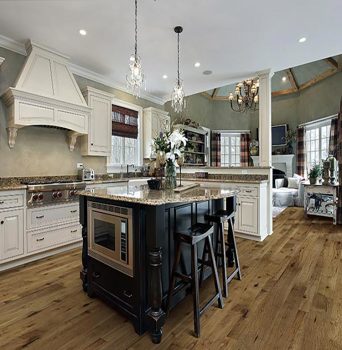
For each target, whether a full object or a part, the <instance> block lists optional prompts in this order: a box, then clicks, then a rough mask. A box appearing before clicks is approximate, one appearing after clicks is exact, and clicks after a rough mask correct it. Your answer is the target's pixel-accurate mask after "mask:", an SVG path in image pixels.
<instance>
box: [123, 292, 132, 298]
mask: <svg viewBox="0 0 342 350" xmlns="http://www.w3.org/2000/svg"><path fill="white" fill-rule="evenodd" d="M123 295H124V296H125V297H126V298H128V299H130V298H132V293H131V292H127V291H126V290H124V292H123Z"/></svg>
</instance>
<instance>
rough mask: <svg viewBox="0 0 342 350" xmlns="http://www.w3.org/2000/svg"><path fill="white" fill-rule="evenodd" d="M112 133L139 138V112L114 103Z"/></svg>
mask: <svg viewBox="0 0 342 350" xmlns="http://www.w3.org/2000/svg"><path fill="white" fill-rule="evenodd" d="M112 135H113V136H121V137H128V138H131V139H137V138H138V112H137V111H134V110H132V109H128V108H124V107H120V106H116V105H112Z"/></svg>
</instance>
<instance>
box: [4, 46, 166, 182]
mask: <svg viewBox="0 0 342 350" xmlns="http://www.w3.org/2000/svg"><path fill="white" fill-rule="evenodd" d="M0 57H4V58H5V59H6V60H5V62H4V63H3V65H2V66H1V67H0V94H2V93H3V92H4V91H5V90H6V89H7V88H8V87H10V86H14V83H15V79H16V77H17V76H18V74H19V72H20V70H21V68H22V66H23V63H24V61H25V57H24V56H22V55H19V54H17V53H14V52H12V51H9V50H6V49H3V48H1V47H0ZM75 78H76V81H77V83H78V84H79V86H80V87H81V89H82V88H83V87H85V86H87V85H89V86H92V87H94V88H97V89H100V90H104V91H107V92H110V93H112V94H114V95H115V97H116V98H118V99H122V100H124V101H126V102H131V103H134V104H137V105H140V106H142V107H151V106H152V107H156V108H162V109H163V107H162V106H160V105H157V104H154V103H153V102H150V101H147V100H144V99H136V98H135V97H134V96H132V95H130V94H127V93H125V92H123V91H120V90H116V89H113V88H110V87H108V86H104V85H102V84H99V83H96V82H94V81H91V80H88V79H85V78H82V77H79V76H75ZM106 161H107V160H106V158H105V157H82V156H81V153H80V145H79V140H78V141H77V143H76V146H75V150H74V151H73V152H70V151H69V148H68V144H67V141H66V131H64V130H57V129H53V128H41V127H26V128H22V129H20V130H19V131H18V136H17V141H16V144H15V147H14V148H13V149H9V147H8V143H7V132H6V110H5V106H4V104H3V102H2V101H0V177H11V176H36V175H37V176H38V175H40V176H44V175H46V176H48V175H51V176H53V175H74V174H76V173H77V171H76V163H77V162H82V163H84V164H85V165H87V166H89V167H92V168H94V169H95V171H96V172H97V173H98V174H103V173H105V172H106Z"/></svg>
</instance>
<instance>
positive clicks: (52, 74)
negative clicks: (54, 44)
mask: <svg viewBox="0 0 342 350" xmlns="http://www.w3.org/2000/svg"><path fill="white" fill-rule="evenodd" d="M27 52H28V53H29V56H28V57H27V59H26V62H25V64H24V67H23V69H22V71H21V73H20V75H19V77H18V79H17V81H16V84H15V87H14V88H9V89H8V90H7V91H6V92H5V93H4V95H3V99H4V102H5V104H6V106H7V107H8V125H7V131H8V144H9V147H10V148H13V147H14V145H15V141H16V136H17V131H18V129H20V128H23V127H25V126H42V125H44V126H51V127H57V128H63V129H67V130H69V132H68V140H69V149H70V151H73V150H74V146H75V143H76V141H77V137H78V136H80V135H86V134H88V119H89V118H90V112H91V108H89V107H88V106H87V104H86V102H85V100H84V97H83V95H82V93H81V90H80V88H79V87H78V85H77V83H76V80H75V78H74V76H73V74H72V73H71V71H70V69H69V67H68V62H69V58H68V57H66V56H64V55H62V54H60V53H57V52H55V51H52V50H50V49H47V48H45V47H43V46H40V45H37V44H34V43H32V42H31V41H29V42H28V45H27Z"/></svg>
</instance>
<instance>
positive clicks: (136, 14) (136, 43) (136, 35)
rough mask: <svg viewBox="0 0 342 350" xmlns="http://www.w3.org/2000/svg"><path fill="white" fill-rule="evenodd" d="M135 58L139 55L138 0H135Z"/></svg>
mask: <svg viewBox="0 0 342 350" xmlns="http://www.w3.org/2000/svg"><path fill="white" fill-rule="evenodd" d="M134 55H135V59H136V58H137V55H138V0H135V46H134Z"/></svg>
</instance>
